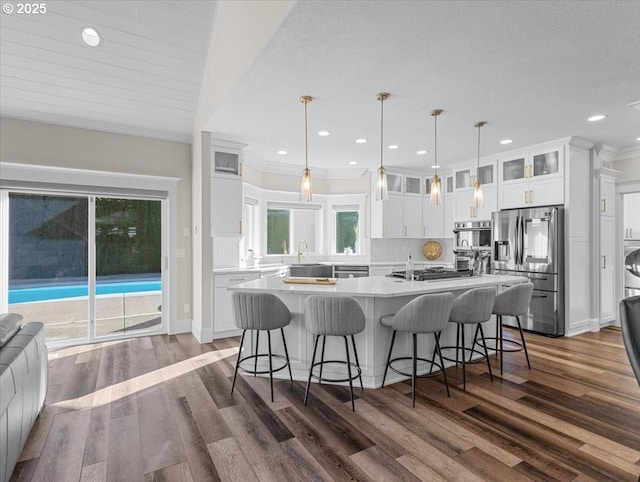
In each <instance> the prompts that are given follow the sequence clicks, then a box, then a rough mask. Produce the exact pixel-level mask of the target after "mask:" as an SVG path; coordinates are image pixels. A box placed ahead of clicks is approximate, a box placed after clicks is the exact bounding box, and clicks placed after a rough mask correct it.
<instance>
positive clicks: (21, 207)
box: [4, 193, 89, 343]
mask: <svg viewBox="0 0 640 482" xmlns="http://www.w3.org/2000/svg"><path fill="white" fill-rule="evenodd" d="M4 200H5V201H6V197H5V199H4ZM8 202H9V210H8V212H9V215H8V241H9V242H8V261H9V262H8V267H9V269H8V275H9V276H8V290H9V293H8V307H9V311H10V312H14V313H19V314H21V315H23V317H24V320H25V321H42V322H44V323H45V324H46V333H47V341H51V342H63V343H64V342H73V341H80V340H86V339H87V337H88V336H89V303H88V302H89V299H88V296H87V295H88V269H87V267H88V262H89V242H88V234H89V227H88V215H89V209H88V205H89V204H88V198H87V197H86V196H84V197H80V196H58V195H49V194H46V195H42V194H21V193H9V196H8Z"/></svg>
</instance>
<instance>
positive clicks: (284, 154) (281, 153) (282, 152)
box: [278, 151, 287, 156]
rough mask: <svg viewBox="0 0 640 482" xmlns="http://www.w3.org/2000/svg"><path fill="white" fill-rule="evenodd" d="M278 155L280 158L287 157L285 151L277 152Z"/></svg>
mask: <svg viewBox="0 0 640 482" xmlns="http://www.w3.org/2000/svg"><path fill="white" fill-rule="evenodd" d="M278 154H280V155H281V156H286V155H287V151H278Z"/></svg>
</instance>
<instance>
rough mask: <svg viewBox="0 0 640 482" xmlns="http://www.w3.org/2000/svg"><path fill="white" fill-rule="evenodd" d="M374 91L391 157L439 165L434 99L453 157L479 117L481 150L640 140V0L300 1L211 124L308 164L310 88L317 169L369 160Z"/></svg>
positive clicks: (447, 154)
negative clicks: (600, 116)
mask: <svg viewBox="0 0 640 482" xmlns="http://www.w3.org/2000/svg"><path fill="white" fill-rule="evenodd" d="M378 92H389V93H390V94H391V96H390V97H389V99H388V100H387V101H386V102H385V145H388V144H398V145H399V146H400V148H399V149H397V150H394V151H389V150H386V151H385V165H391V166H403V167H407V168H415V169H421V170H424V171H425V172H429V173H430V172H431V171H430V169H429V167H428V166H430V165H431V164H432V149H433V118H432V117H431V116H430V115H429V112H430V111H431V110H432V109H435V108H441V109H444V113H443V114H442V115H441V116H440V117H439V119H438V137H439V139H438V157H439V160H440V161H441V162H440V164H445V165H446V164H447V163H452V162H457V161H465V160H469V159H474V158H475V157H476V152H477V130H476V129H474V127H473V124H474V122H475V121H479V120H484V121H487V125H486V126H485V127H484V128H483V130H482V152H483V154H490V153H499V152H503V151H506V150H511V149H514V148H518V147H526V146H529V145H533V144H536V143H540V142H545V141H550V140H554V139H559V138H562V137H567V136H578V137H582V138H584V139H588V140H591V141H594V142H596V143H607V144H610V145H611V146H614V147H618V148H623V147H629V146H638V148H640V142H638V141H636V138H637V137H640V112H638V111H636V110H633V109H631V108H630V107H628V104H629V103H632V102H636V101H640V2H638V1H629V2H581V1H552V2H544V1H532V2H520V1H518V2H516V1H499V2H489V1H471V2H452V1H445V2H437V1H408V2H402V1H393V2H391V1H385V2H383V1H376V2H371V1H364V2H361V1H350V2H346V1H344V2H341V1H333V2H328V1H307V2H298V3H297V4H296V5H295V6H294V8H293V9H292V11H291V13H290V14H289V16H288V17H287V19H286V20H285V21H284V23H283V25H282V26H281V28H280V30H279V31H278V32H277V33H276V35H275V36H274V37H273V38H272V40H271V41H270V43H269V44H268V45H267V48H266V49H265V51H264V52H263V53H262V55H261V56H260V57H259V58H258V59H257V61H256V62H255V63H254V65H253V67H252V68H251V70H250V72H248V73H247V75H246V76H245V77H244V79H243V81H242V82H241V83H240V85H239V86H238V87H237V89H236V90H235V92H234V93H233V95H232V96H231V97H230V98H228V99H227V100H226V102H225V103H224V105H223V106H222V108H221V109H219V110H218V111H217V112H216V113H215V114H214V116H213V118H212V120H211V122H210V124H209V125H210V127H211V129H212V130H213V131H214V132H215V135H216V137H220V138H222V139H229V140H235V141H238V142H243V143H246V144H248V146H249V147H248V150H249V151H250V152H251V153H252V154H254V155H255V156H256V157H258V158H259V159H262V160H268V161H270V162H271V163H272V166H273V167H274V168H276V167H277V164H275V165H274V163H295V164H296V165H297V166H299V167H300V168H302V166H303V164H304V107H303V104H301V103H300V102H299V100H298V99H299V97H300V96H301V95H311V96H313V97H314V100H313V102H311V103H310V104H309V106H308V111H309V131H310V135H309V162H310V166H311V168H312V170H313V168H314V167H315V168H316V170H318V169H319V168H320V169H321V168H326V169H334V168H348V167H350V166H348V165H347V162H348V161H357V162H358V163H359V165H358V167H360V166H363V167H371V168H375V167H376V166H377V165H378V164H379V162H380V154H379V153H380V135H379V129H380V127H379V126H380V120H379V117H380V103H379V102H378V101H377V100H376V94H377V93H378ZM600 112H602V113H606V114H608V117H607V118H606V120H604V121H601V122H599V123H589V122H587V121H586V118H587V117H588V116H590V115H592V114H596V113H600ZM319 130H327V131H329V132H330V133H331V135H330V136H328V137H319V136H317V135H316V133H317V131H319ZM359 137H364V138H366V139H368V141H369V142H368V143H367V144H364V145H358V144H355V142H354V141H355V139H356V138H359ZM505 138H510V139H513V144H511V145H510V146H502V145H500V144H499V141H500V140H501V139H505ZM279 149H284V150H286V151H288V155H286V156H279V155H278V154H276V151H277V150H279ZM420 149H427V150H429V154H427V155H426V156H424V155H423V156H419V155H417V154H416V151H418V150H420Z"/></svg>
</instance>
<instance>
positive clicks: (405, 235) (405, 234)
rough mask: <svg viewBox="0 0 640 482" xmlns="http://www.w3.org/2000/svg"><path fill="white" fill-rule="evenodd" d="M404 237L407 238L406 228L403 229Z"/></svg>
mask: <svg viewBox="0 0 640 482" xmlns="http://www.w3.org/2000/svg"><path fill="white" fill-rule="evenodd" d="M404 237H405V238H406V237H407V227H406V226H405V227H404Z"/></svg>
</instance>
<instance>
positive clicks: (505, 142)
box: [500, 139, 513, 144]
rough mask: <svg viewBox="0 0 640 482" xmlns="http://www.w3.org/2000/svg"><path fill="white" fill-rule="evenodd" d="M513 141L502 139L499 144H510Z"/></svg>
mask: <svg viewBox="0 0 640 482" xmlns="http://www.w3.org/2000/svg"><path fill="white" fill-rule="evenodd" d="M512 142H513V141H512V140H511V139H502V140H501V141H500V144H511V143H512Z"/></svg>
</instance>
